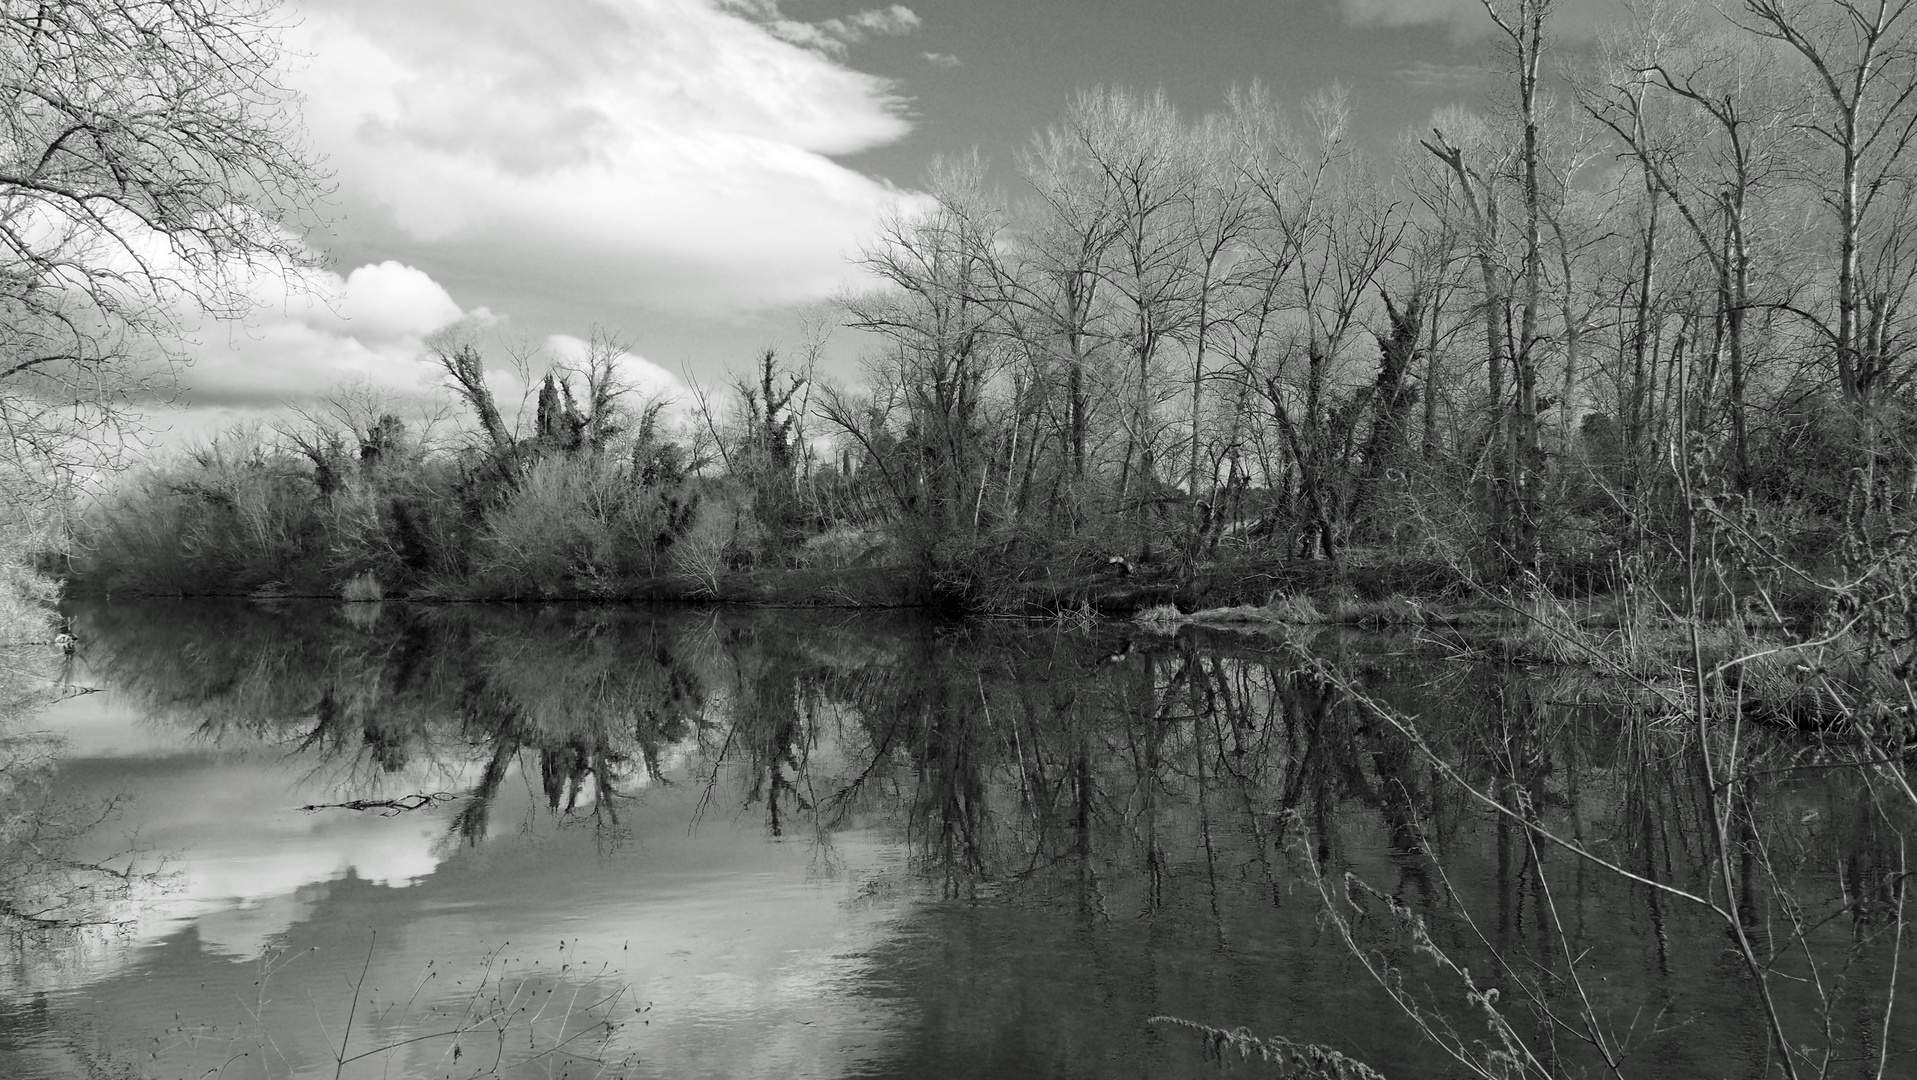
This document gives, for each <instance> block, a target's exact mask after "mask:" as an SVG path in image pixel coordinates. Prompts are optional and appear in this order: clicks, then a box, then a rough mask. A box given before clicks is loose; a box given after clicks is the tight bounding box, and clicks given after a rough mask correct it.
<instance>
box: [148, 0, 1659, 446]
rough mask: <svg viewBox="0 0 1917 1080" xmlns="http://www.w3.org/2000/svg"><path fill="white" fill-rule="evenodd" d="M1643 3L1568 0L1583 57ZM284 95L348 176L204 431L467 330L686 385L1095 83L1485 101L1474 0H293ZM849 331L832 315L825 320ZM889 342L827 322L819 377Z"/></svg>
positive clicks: (850, 273)
mask: <svg viewBox="0 0 1917 1080" xmlns="http://www.w3.org/2000/svg"><path fill="white" fill-rule="evenodd" d="M1621 5H1622V0H1559V3H1558V5H1557V15H1556V18H1557V30H1558V32H1559V34H1560V35H1562V37H1563V38H1564V40H1565V41H1566V42H1567V43H1569V44H1570V46H1571V47H1575V46H1576V43H1577V42H1579V41H1582V40H1588V39H1589V38H1590V36H1591V35H1592V33H1593V32H1594V30H1595V28H1596V27H1597V26H1598V25H1599V24H1600V23H1602V22H1603V21H1605V20H1606V19H1608V18H1612V17H1615V15H1616V12H1617V11H1618V10H1619V9H1620V8H1621ZM289 16H290V18H291V19H292V20H293V23H292V25H291V26H290V28H289V29H288V31H287V33H286V37H285V45H286V46H287V48H288V50H289V53H290V57H289V61H288V69H289V70H288V74H287V81H288V83H289V84H290V85H291V86H292V87H293V88H294V89H296V90H297V91H299V92H300V93H301V94H303V96H304V110H305V121H306V126H307V128H308V131H309V134H310V139H311V143H312V147H313V149H314V150H315V152H316V153H318V154H319V155H320V156H321V157H322V158H323V159H324V161H325V163H326V167H327V168H328V169H329V170H330V172H331V175H332V189H331V191H330V192H329V193H328V195H327V196H326V198H325V199H324V200H323V202H322V204H321V205H320V207H319V211H320V214H321V216H322V217H323V218H324V220H325V225H324V226H323V227H322V228H321V229H319V230H318V231H316V232H314V233H313V234H312V235H311V236H310V237H309V242H310V243H311V244H312V246H313V247H314V249H315V250H316V252H317V253H319V254H320V255H321V257H322V259H323V265H322V268H321V269H320V270H318V271H316V272H315V273H313V274H312V275H310V277H309V279H307V280H305V281H303V282H301V283H298V284H299V287H296V288H287V287H285V286H284V285H282V284H279V283H272V282H263V283H262V284H261V285H260V288H259V293H260V299H261V306H260V309H259V310H258V311H257V312H256V313H255V314H254V316H253V317H252V318H250V319H248V320H247V321H246V322H244V323H243V324H228V325H220V326H213V327H207V328H204V329H203V331H202V332H201V333H200V334H199V335H198V337H197V339H196V342H195V344H194V346H193V348H192V352H193V353H194V354H195V357H196V359H195V363H194V365H193V367H192V369H191V370H190V371H189V372H188V373H187V375H186V376H185V379H184V384H185V385H184V391H185V392H184V394H183V396H182V399H181V403H182V405H183V406H184V410H183V411H175V412H172V413H170V414H162V415H158V416H156V417H154V420H155V422H156V424H157V426H158V427H159V428H161V429H162V430H171V431H172V432H173V433H174V435H175V436H176V437H187V436H191V437H193V438H199V437H203V436H204V434H205V433H206V432H208V431H210V430H211V429H213V428H214V427H216V426H218V425H221V424H225V423H229V422H231V421H234V420H237V419H245V418H249V417H253V418H257V417H261V416H266V415H270V414H272V413H274V412H275V411H277V410H279V409H281V408H282V407H284V406H285V405H286V404H288V403H291V404H294V405H300V406H304V407H310V406H311V404H312V403H313V402H314V401H316V400H318V399H320V398H323V397H324V396H326V395H327V394H328V393H329V392H332V391H333V390H334V388H336V387H338V386H340V385H342V384H343V383H348V382H361V383H364V384H365V385H367V386H370V387H372V388H374V389H376V390H380V391H383V392H387V393H390V394H393V395H396V396H398V397H401V398H406V397H409V396H417V395H420V394H423V393H426V392H428V391H430V390H431V388H432V387H433V386H435V385H436V383H437V374H436V369H434V368H433V367H432V365H431V364H430V363H429V362H427V361H426V360H425V359H424V349H423V347H422V344H421V342H422V339H423V338H424V337H425V336H426V335H427V334H429V333H431V332H433V331H434V330H437V329H440V328H443V327H445V326H447V325H448V324H452V323H456V322H460V321H462V320H463V321H465V323H466V324H467V325H468V326H469V327H471V328H472V329H473V330H474V332H476V333H478V334H479V335H480V339H481V340H482V341H483V342H484V343H485V352H486V356H487V360H488V364H489V366H490V367H491V368H492V369H493V372H492V374H493V378H494V382H495V387H496V389H498V390H500V391H501V393H502V398H503V403H507V404H509V403H510V402H511V401H513V400H517V397H516V395H517V394H518V393H519V392H521V391H523V390H524V384H523V380H521V379H519V377H518V376H517V375H516V374H515V373H514V371H513V368H512V365H511V364H510V363H509V361H508V354H509V353H510V352H512V351H515V350H516V351H518V352H521V353H532V354H535V355H536V356H537V357H538V358H539V359H537V360H536V361H535V363H534V373H535V377H536V374H537V368H538V365H539V363H543V362H546V361H549V360H551V359H554V358H559V359H563V358H565V357H566V356H568V355H577V354H578V352H579V351H580V350H581V348H582V344H581V343H582V341H583V339H585V338H587V337H588V336H589V335H590V334H591V333H592V331H593V330H594V329H595V328H602V329H604V330H606V331H610V332H612V333H614V334H617V335H619V337H620V339H621V340H622V341H623V342H625V343H627V344H628V351H627V353H626V354H625V356H624V357H623V359H622V363H623V365H624V367H625V371H626V373H627V375H628V376H629V378H630V379H631V380H632V381H633V382H634V383H635V384H637V385H639V386H640V387H641V388H642V389H644V390H647V391H649V392H655V393H663V394H667V395H673V394H677V395H679V396H680V397H681V398H682V399H683V398H684V397H685V395H684V387H685V386H686V385H687V384H688V383H689V382H693V381H696V382H699V383H701V384H705V385H716V384H720V383H723V382H724V380H725V378H726V376H727V374H728V372H730V371H734V370H744V369H745V368H746V367H747V366H748V365H749V364H750V363H751V362H752V360H753V358H754V356H755V355H756V353H757V352H758V351H760V350H762V349H763V348H765V347H767V346H774V347H780V348H783V349H785V350H787V351H792V350H795V349H796V348H798V346H799V345H800V343H801V339H802V336H803V332H804V331H803V328H804V326H805V325H806V323H807V320H808V319H809V318H810V319H814V320H816V319H817V318H818V317H819V316H820V314H821V313H822V312H828V311H829V305H830V302H831V300H832V298H833V297H834V296H837V295H842V294H843V293H844V292H845V291H847V290H850V289H856V288H859V287H861V284H862V283H861V280H860V273H859V270H858V268H857V266H856V264H855V260H856V257H857V254H858V251H859V249H860V247H861V245H862V244H864V243H866V242H868V238H869V237H870V235H871V233H872V231H873V228H874V225H875V223H876V222H877V221H878V220H879V219H880V217H881V216H882V215H883V214H885V213H887V212H889V211H890V210H892V209H893V208H895V207H898V206H899V205H901V203H902V202H903V203H904V204H905V205H907V206H908V207H909V205H910V202H911V200H913V199H914V198H915V197H916V191H915V189H916V187H917V186H918V185H919V184H921V183H922V181H923V178H924V176H925V175H926V171H927V168H928V166H929V165H930V164H931V163H932V161H933V160H934V159H935V158H936V157H937V156H939V155H954V154H959V153H964V152H966V151H968V150H971V149H974V148H976V149H977V150H978V151H979V152H981V153H982V154H983V155H984V156H985V157H986V158H987V159H988V160H989V161H991V162H992V163H993V165H994V171H995V175H997V176H999V177H1000V178H1002V179H1003V180H1004V181H1006V182H1007V183H1016V171H1015V169H1014V167H1013V162H1014V158H1015V154H1016V152H1017V149H1018V148H1019V147H1020V146H1022V145H1023V144H1024V143H1025V142H1026V141H1027V140H1029V139H1030V137H1031V136H1032V134H1033V133H1034V132H1035V131H1037V130H1038V129H1040V128H1042V127H1044V126H1046V125H1048V124H1050V123H1052V122H1054V121H1055V120H1056V119H1057V118H1058V117H1059V116H1060V115H1061V114H1062V112H1063V110H1064V108H1065V106H1066V104H1067V102H1068V101H1069V99H1070V97H1071V95H1072V94H1073V92H1074V91H1076V90H1078V89H1081V88H1086V87H1091V86H1094V85H1100V84H1105V85H1124V86H1129V87H1133V88H1136V89H1139V90H1146V91H1148V90H1151V89H1155V88H1158V87H1163V88H1164V89H1165V90H1166V91H1167V92H1168V93H1169V94H1170V95H1171V96H1172V98H1173V99H1174V101H1175V102H1176V103H1177V104H1178V105H1179V106H1180V107H1181V108H1183V109H1184V110H1186V111H1187V112H1188V113H1192V114H1197V113H1201V112H1203V111H1205V110H1208V109H1211V108H1214V107H1216V106H1217V105H1218V104H1219V103H1220V102H1221V101H1222V100H1223V97H1224V95H1225V93H1226V91H1227V90H1228V89H1229V88H1230V87H1231V86H1233V85H1235V84H1244V83H1248V82H1250V81H1251V80H1253V79H1257V80H1261V81H1262V82H1264V83H1265V84H1267V85H1268V86H1270V87H1271V88H1272V89H1273V90H1274V91H1275V92H1276V94H1277V95H1278V97H1279V98H1280V99H1281V100H1292V101H1300V100H1302V99H1303V98H1304V97H1305V96H1306V95H1308V94H1310V93H1312V92H1314V91H1316V90H1319V89H1322V88H1324V87H1326V86H1328V85H1330V84H1332V83H1334V82H1340V83H1342V84H1344V85H1345V86H1346V87H1348V88H1349V89H1350V90H1351V91H1352V94H1353V104H1354V126H1355V128H1356V130H1357V132H1358V134H1359V136H1360V138H1361V139H1363V140H1364V141H1365V142H1366V143H1367V144H1369V145H1371V146H1372V147H1374V148H1376V149H1377V150H1379V151H1383V150H1384V149H1385V148H1387V147H1389V145H1390V143H1391V140H1392V138H1393V137H1394V136H1395V134H1396V133H1397V132H1398V131H1401V130H1403V129H1405V128H1407V127H1411V126H1417V125H1419V124H1421V123H1422V122H1423V121H1424V120H1425V119H1426V118H1428V117H1429V116H1430V115H1431V113H1432V112H1433V111H1434V110H1435V109H1437V108H1439V107H1442V106H1444V105H1446V104H1450V103H1454V102H1460V101H1465V102H1469V101H1475V100H1476V99H1477V98H1478V97H1479V96H1480V95H1481V94H1482V93H1483V92H1484V90H1485V89H1486V87H1487V79H1486V75H1485V71H1484V65H1485V64H1486V63H1487V61H1488V60H1489V57H1490V51H1489V49H1490V46H1489V39H1488V37H1487V36H1486V33H1485V31H1486V30H1487V28H1488V23H1487V20H1486V18H1485V16H1484V13H1483V11H1482V8H1481V7H1480V5H1479V2H1478V0H1176V2H1174V0H1156V2H1152V0H917V2H916V3H913V4H910V5H906V4H890V5H887V4H874V3H871V2H869V0H544V2H542V3H539V4H527V3H524V2H522V0H293V3H292V6H291V7H290V8H289ZM826 322H827V323H828V324H829V322H830V319H829V317H828V318H827V319H826ZM872 347H874V346H873V344H872V343H871V342H869V341H866V340H862V339H861V337H860V335H858V334H856V333H854V332H851V331H846V330H837V331H835V332H834V334H833V337H832V339H831V340H830V341H829V342H828V344H827V348H826V363H825V368H826V373H827V374H828V375H830V376H832V377H835V378H839V379H841V380H854V379H856V377H857V370H858V357H859V355H860V353H861V351H862V350H864V349H869V348H872Z"/></svg>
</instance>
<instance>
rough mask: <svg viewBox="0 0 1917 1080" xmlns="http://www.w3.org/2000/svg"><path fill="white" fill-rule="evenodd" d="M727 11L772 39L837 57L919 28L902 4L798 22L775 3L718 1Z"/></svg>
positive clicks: (764, 0) (772, 0)
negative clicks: (848, 48)
mask: <svg viewBox="0 0 1917 1080" xmlns="http://www.w3.org/2000/svg"><path fill="white" fill-rule="evenodd" d="M720 2H721V3H722V4H723V5H724V6H725V7H727V8H729V9H731V10H733V11H737V12H740V13H741V14H743V15H745V16H747V17H748V18H750V19H752V20H753V21H754V22H756V23H758V24H759V25H761V26H763V27H765V28H766V30H767V31H768V32H770V33H771V34H772V35H773V36H774V37H777V38H779V39H780V40H782V41H789V42H791V43H792V44H794V45H801V46H804V47H805V48H808V49H817V50H819V51H820V52H824V53H829V54H832V55H840V54H843V53H844V52H845V49H846V46H848V45H858V44H860V43H862V42H865V41H868V40H870V39H872V38H875V37H900V36H903V35H905V34H910V33H912V32H913V31H915V30H917V29H918V28H919V23H920V20H919V17H918V15H917V14H916V13H915V12H913V10H912V9H911V8H909V7H906V6H905V5H903V4H893V5H892V6H891V7H884V8H868V9H866V10H864V11H861V12H859V13H857V14H855V15H847V16H844V17H841V18H833V19H823V20H820V21H819V22H812V23H809V22H801V21H799V20H797V19H788V18H786V17H785V16H784V14H782V13H781V12H780V10H779V0H720Z"/></svg>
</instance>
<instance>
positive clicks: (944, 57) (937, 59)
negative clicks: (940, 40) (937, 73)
mask: <svg viewBox="0 0 1917 1080" xmlns="http://www.w3.org/2000/svg"><path fill="white" fill-rule="evenodd" d="M923 55H924V57H925V60H926V62H927V63H929V64H931V65H932V66H933V67H940V68H948V69H949V68H955V67H958V66H959V65H960V64H961V63H963V61H961V60H960V59H959V58H958V57H956V56H953V55H952V54H951V53H942V52H929V53H924V54H923Z"/></svg>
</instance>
